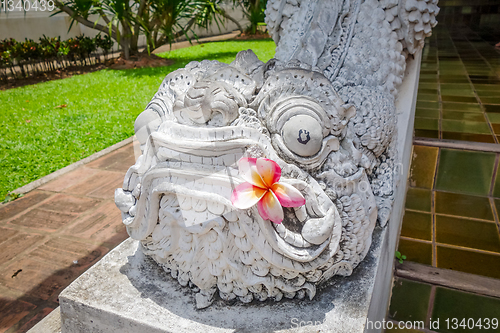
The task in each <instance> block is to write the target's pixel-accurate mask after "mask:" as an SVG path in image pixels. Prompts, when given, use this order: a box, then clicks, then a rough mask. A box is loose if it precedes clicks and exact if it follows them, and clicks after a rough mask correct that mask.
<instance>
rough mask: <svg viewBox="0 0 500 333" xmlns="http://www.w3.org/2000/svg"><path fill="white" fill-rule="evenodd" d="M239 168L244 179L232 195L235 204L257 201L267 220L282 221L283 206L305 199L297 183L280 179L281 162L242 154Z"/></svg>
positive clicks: (241, 205)
mask: <svg viewBox="0 0 500 333" xmlns="http://www.w3.org/2000/svg"><path fill="white" fill-rule="evenodd" d="M238 169H239V173H240V176H241V178H243V179H244V180H246V182H245V183H242V184H240V185H238V186H237V187H236V188H235V189H234V191H233V194H232V195H231V202H232V203H233V206H234V207H236V208H239V209H248V208H250V207H252V206H254V205H255V204H257V208H258V210H259V214H260V216H261V217H262V218H263V219H264V220H270V221H272V222H274V223H278V224H279V223H281V221H283V217H284V216H283V208H282V207H299V206H302V205H304V204H305V202H306V199H304V197H303V196H302V194H301V193H300V191H299V190H297V189H296V188H295V187H293V186H291V185H288V184H285V183H279V182H278V181H279V180H280V177H281V168H280V166H279V165H278V164H277V163H276V162H274V161H272V160H269V159H267V158H247V157H244V158H241V159H240V160H239V161H238Z"/></svg>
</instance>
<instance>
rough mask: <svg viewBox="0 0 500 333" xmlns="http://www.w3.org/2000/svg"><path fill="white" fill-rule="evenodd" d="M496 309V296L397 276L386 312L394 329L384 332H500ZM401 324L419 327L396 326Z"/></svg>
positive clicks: (498, 307) (499, 321)
mask: <svg viewBox="0 0 500 333" xmlns="http://www.w3.org/2000/svg"><path fill="white" fill-rule="evenodd" d="M499 309H500V299H499V298H493V297H487V296H480V295H476V294H472V293H467V292H462V291H458V290H452V289H449V288H445V287H438V286H435V285H431V284H426V283H420V282H415V281H411V280H407V279H404V278H400V277H396V278H395V279H394V287H393V289H392V298H391V304H390V308H389V314H388V319H389V321H391V322H392V326H393V329H392V330H389V329H388V330H386V332H393V331H395V332H471V333H472V332H500V318H499V311H498V310H499ZM453 318H455V320H454V319H453ZM462 320H464V323H465V326H463V325H464V323H462ZM472 321H474V323H472ZM400 323H401V324H403V326H402V327H404V325H405V324H406V325H408V326H407V327H412V328H417V327H418V329H415V330H413V329H408V330H404V329H403V330H402V329H398V325H399V324H400ZM495 323H496V324H495ZM479 324H481V328H480V327H479ZM467 325H469V326H467ZM387 326H389V325H386V327H387ZM389 327H391V326H389ZM464 327H465V328H464Z"/></svg>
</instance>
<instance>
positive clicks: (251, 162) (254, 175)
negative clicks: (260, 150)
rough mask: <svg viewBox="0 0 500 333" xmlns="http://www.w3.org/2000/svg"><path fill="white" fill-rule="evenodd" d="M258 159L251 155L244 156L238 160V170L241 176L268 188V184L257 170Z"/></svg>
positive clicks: (251, 182)
mask: <svg viewBox="0 0 500 333" xmlns="http://www.w3.org/2000/svg"><path fill="white" fill-rule="evenodd" d="M256 162H257V159H256V158H251V157H243V158H240V160H239V161H238V170H239V174H240V176H241V178H243V179H244V180H246V181H247V182H249V183H250V184H252V185H255V186H258V187H260V188H265V189H267V188H268V186H266V185H265V184H264V181H263V180H262V178H261V177H260V175H259V172H258V171H257V165H256Z"/></svg>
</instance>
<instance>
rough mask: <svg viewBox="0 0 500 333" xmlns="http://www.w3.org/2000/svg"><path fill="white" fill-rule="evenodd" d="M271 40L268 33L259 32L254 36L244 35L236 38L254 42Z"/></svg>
mask: <svg viewBox="0 0 500 333" xmlns="http://www.w3.org/2000/svg"><path fill="white" fill-rule="evenodd" d="M265 38H271V36H269V34H268V33H267V32H262V31H257V32H256V33H254V34H249V33H246V32H244V33H242V34H241V35H239V36H237V37H234V39H236V40H252V39H265Z"/></svg>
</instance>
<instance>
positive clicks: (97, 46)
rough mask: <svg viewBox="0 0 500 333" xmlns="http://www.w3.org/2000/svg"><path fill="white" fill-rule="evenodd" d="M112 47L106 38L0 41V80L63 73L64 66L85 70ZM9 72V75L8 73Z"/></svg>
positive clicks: (105, 54) (80, 37)
mask: <svg viewBox="0 0 500 333" xmlns="http://www.w3.org/2000/svg"><path fill="white" fill-rule="evenodd" d="M112 47H113V41H112V40H111V38H110V37H109V36H108V35H105V36H104V37H102V36H101V34H99V35H97V36H96V37H94V38H90V37H85V36H79V37H76V38H70V39H68V40H65V41H61V38H60V37H55V38H54V37H53V38H49V37H46V36H45V35H44V36H43V38H40V42H38V43H37V42H35V41H34V40H32V39H25V40H24V42H18V41H16V40H15V39H12V38H10V39H5V40H3V41H0V79H7V77H8V75H9V74H10V75H12V76H13V77H19V76H21V77H28V76H31V75H37V74H38V73H40V72H45V71H52V70H57V69H63V68H66V67H68V66H86V65H91V64H95V63H96V62H99V61H100V55H101V54H102V55H104V56H105V57H106V56H107V54H108V53H109V51H110V50H111V48H112ZM9 72H10V73H9Z"/></svg>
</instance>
